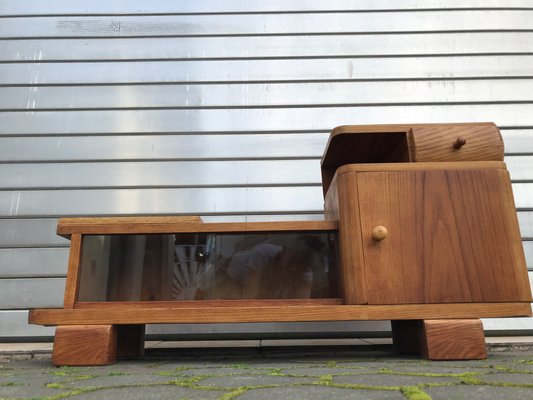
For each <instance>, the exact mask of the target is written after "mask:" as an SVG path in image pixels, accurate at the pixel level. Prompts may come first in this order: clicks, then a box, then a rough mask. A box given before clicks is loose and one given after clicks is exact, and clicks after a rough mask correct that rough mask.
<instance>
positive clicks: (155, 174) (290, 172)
mask: <svg viewBox="0 0 533 400" xmlns="http://www.w3.org/2000/svg"><path fill="white" fill-rule="evenodd" d="M243 156H245V154H243ZM320 182H321V180H320V160H319V159H318V158H317V159H314V160H275V161H274V160H272V161H261V160H257V161H184V162H182V161H178V162H120V163H116V162H115V163H108V162H101V163H82V164H68V165H65V164H62V163H47V164H4V165H0V188H17V189H19V188H20V189H23V188H69V187H70V188H72V187H76V188H86V187H93V188H95V187H100V188H105V187H202V186H204V187H205V186H219V187H220V186H256V185H262V186H264V185H309V184H314V185H319V184H320Z"/></svg>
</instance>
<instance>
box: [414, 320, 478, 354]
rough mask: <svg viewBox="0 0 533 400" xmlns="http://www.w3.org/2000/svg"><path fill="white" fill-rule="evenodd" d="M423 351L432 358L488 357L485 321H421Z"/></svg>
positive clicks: (422, 352)
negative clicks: (484, 328)
mask: <svg viewBox="0 0 533 400" xmlns="http://www.w3.org/2000/svg"><path fill="white" fill-rule="evenodd" d="M422 323H423V324H422V329H423V333H422V335H421V355H422V357H424V358H427V359H429V360H482V359H485V358H487V348H486V345H485V335H484V333H483V324H482V323H481V321H480V320H479V319H469V320H425V321H422Z"/></svg>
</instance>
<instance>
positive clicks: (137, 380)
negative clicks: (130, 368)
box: [65, 373, 174, 388]
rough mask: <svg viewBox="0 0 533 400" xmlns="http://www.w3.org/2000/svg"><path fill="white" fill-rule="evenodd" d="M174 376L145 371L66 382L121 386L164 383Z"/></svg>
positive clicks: (73, 385)
mask: <svg viewBox="0 0 533 400" xmlns="http://www.w3.org/2000/svg"><path fill="white" fill-rule="evenodd" d="M173 379H174V378H172V377H168V376H161V375H157V374H154V375H146V374H143V373H132V374H129V375H111V376H109V375H107V376H98V377H96V378H93V379H85V380H75V381H71V382H68V383H66V384H65V386H67V387H73V388H84V387H94V386H106V387H109V386H121V385H145V384H153V383H164V382H169V381H171V380H173Z"/></svg>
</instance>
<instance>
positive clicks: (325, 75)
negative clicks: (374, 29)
mask: <svg viewBox="0 0 533 400" xmlns="http://www.w3.org/2000/svg"><path fill="white" fill-rule="evenodd" d="M532 64H533V56H501V57H500V56H498V57H496V56H480V57H472V56H465V57H454V56H447V57H411V58H348V59H322V60H313V59H310V60H304V59H290V60H252V61H209V62H206V61H158V62H144V61H143V62H135V63H133V62H110V63H91V62H87V63H40V64H39V63H38V64H30V63H25V64H0V85H11V86H17V85H27V86H36V85H56V84H74V85H81V84H119V83H127V84H135V83H165V82H167V83H169V82H170V83H172V82H181V83H184V84H186V83H187V82H195V81H196V82H198V81H210V82H224V83H226V82H232V81H240V82H248V81H272V80H299V81H307V80H383V81H389V80H398V79H399V80H412V79H418V80H424V81H428V80H435V79H439V80H441V79H445V80H451V79H454V78H495V77H500V78H505V77H528V78H530V77H531V76H532V72H531V65H532ZM125 95H127V93H125Z"/></svg>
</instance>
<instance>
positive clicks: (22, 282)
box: [0, 278, 65, 310]
mask: <svg viewBox="0 0 533 400" xmlns="http://www.w3.org/2000/svg"><path fill="white" fill-rule="evenodd" d="M64 292H65V278H24V279H0V309H4V310H5V309H24V308H26V309H27V308H37V307H62V306H63V294H64Z"/></svg>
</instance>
